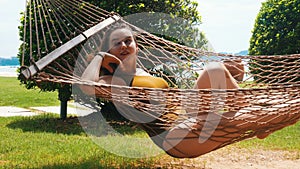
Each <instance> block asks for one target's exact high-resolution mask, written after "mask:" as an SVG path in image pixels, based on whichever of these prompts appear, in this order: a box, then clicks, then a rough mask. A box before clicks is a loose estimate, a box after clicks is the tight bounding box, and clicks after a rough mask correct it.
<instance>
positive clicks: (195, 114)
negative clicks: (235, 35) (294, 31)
mask: <svg viewBox="0 0 300 169" xmlns="http://www.w3.org/2000/svg"><path fill="white" fill-rule="evenodd" d="M24 17H25V19H24V32H23V33H24V37H23V44H22V46H23V53H22V55H23V59H22V60H23V61H22V63H21V64H22V71H21V72H20V76H21V77H23V78H24V79H30V80H32V81H34V82H36V83H37V84H38V85H43V84H45V83H50V84H53V85H56V84H72V86H73V88H72V92H73V98H74V99H75V101H77V102H80V103H82V104H83V105H87V106H88V105H95V107H96V106H98V105H99V103H98V102H97V99H95V98H93V97H91V96H87V95H86V94H83V93H82V91H81V90H80V88H79V86H82V85H88V86H92V87H94V88H95V94H96V95H95V97H96V98H102V99H105V100H108V101H111V102H113V103H114V104H115V106H116V107H119V110H121V111H120V113H121V114H122V115H123V116H124V117H125V118H127V119H129V120H130V121H132V122H135V123H137V124H138V125H139V126H140V127H141V128H142V129H144V130H145V131H146V132H147V133H148V135H149V136H150V137H151V139H152V140H153V142H154V143H155V144H156V145H158V146H159V147H160V148H162V149H163V150H164V151H166V152H167V153H168V154H170V155H172V156H175V157H197V156H199V155H201V154H203V153H208V152H210V151H212V150H216V149H218V148H221V147H224V146H226V145H229V144H232V143H234V142H237V141H241V140H244V139H246V138H251V137H254V136H258V137H263V136H264V135H267V134H269V133H272V132H273V131H277V130H279V129H281V128H283V127H286V126H288V125H292V124H295V123H296V122H298V121H299V119H300V54H288V55H269V56H237V55H228V54H221V53H214V52H208V51H204V50H201V49H195V48H191V47H187V46H185V45H180V44H177V43H174V42H170V41H168V40H166V39H163V38H160V37H158V36H155V35H153V34H151V33H149V32H147V31H145V30H142V29H140V28H139V27H137V26H135V25H132V24H130V23H128V22H126V21H125V20H124V19H123V18H122V17H120V16H119V15H118V14H116V13H111V12H107V11H105V10H103V9H101V8H99V7H96V6H94V5H92V4H89V3H87V2H84V1H82V0H30V1H28V3H27V9H26V12H25V13H24ZM162 19H164V18H162ZM120 23H122V24H126V25H128V26H129V27H131V28H132V30H133V31H134V32H136V34H137V43H138V46H139V53H138V59H137V67H138V68H141V69H143V70H145V71H146V72H148V73H149V74H151V75H153V76H157V77H162V78H163V79H164V80H166V81H167V83H168V84H169V86H170V88H168V89H157V88H147V87H130V86H118V85H107V84H101V83H97V82H91V81H83V80H81V78H80V77H81V75H82V73H83V72H84V70H85V69H86V67H87V65H88V64H89V62H90V60H91V56H94V55H95V53H98V52H99V51H100V49H99V46H101V44H102V43H103V39H104V37H105V35H106V34H105V32H106V31H107V30H109V29H110V27H111V26H113V25H115V24H120ZM25 56H29V57H25ZM25 58H27V59H25ZM214 62H215V63H223V64H224V65H225V66H226V67H227V68H228V70H229V72H230V73H231V75H232V76H233V77H234V78H235V79H236V81H237V82H238V83H239V85H240V86H241V88H238V89H222V90H221V89H192V88H193V86H194V83H195V81H196V79H197V77H198V75H199V73H200V72H202V71H203V70H204V69H205V68H206V66H207V65H208V64H209V63H214ZM87 128H90V129H91V130H96V129H94V128H93V126H88V127H87ZM199 140H200V142H201V141H203V144H200V142H199ZM212 142H214V143H218V144H217V146H215V147H210V149H209V150H208V151H207V152H205V151H204V152H203V151H200V149H201V150H203V149H205V147H206V146H207V145H209V143H212ZM186 145H190V147H189V146H186ZM183 147H185V148H183ZM196 148H199V152H201V153H198V154H197V153H190V152H189V151H191V150H190V149H196ZM196 150H197V149H196Z"/></svg>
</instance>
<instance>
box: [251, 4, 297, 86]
mask: <svg viewBox="0 0 300 169" xmlns="http://www.w3.org/2000/svg"><path fill="white" fill-rule="evenodd" d="M299 21H300V0H267V1H266V2H264V3H262V7H261V9H260V12H259V13H258V15H257V18H256V21H255V25H254V29H253V31H252V32H253V34H252V37H251V39H250V48H249V54H250V55H285V54H297V53H300V22H299ZM296 60H297V58H296V59H295V58H293V59H292V58H291V59H276V62H275V60H270V59H260V60H259V61H258V60H256V61H254V60H253V62H252V64H250V71H251V73H252V74H254V80H255V81H256V82H264V83H274V82H275V83H286V82H288V81H299V80H300V79H299V78H296V79H295V78H294V75H290V77H288V75H289V74H287V73H285V76H282V71H284V70H282V69H281V68H279V67H278V66H282V63H281V62H284V63H286V64H289V65H291V64H292V63H294V62H295V61H296ZM257 68H259V69H257ZM275 77H276V78H275ZM277 77H280V78H277Z"/></svg>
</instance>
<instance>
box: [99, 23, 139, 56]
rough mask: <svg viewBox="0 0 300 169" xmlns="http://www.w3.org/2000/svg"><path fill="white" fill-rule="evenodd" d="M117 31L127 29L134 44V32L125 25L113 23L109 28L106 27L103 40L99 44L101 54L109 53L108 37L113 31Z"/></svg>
mask: <svg viewBox="0 0 300 169" xmlns="http://www.w3.org/2000/svg"><path fill="white" fill-rule="evenodd" d="M118 29H128V30H130V31H131V33H132V35H133V38H134V40H135V42H136V36H135V32H134V31H133V30H132V29H131V28H130V27H129V26H128V25H127V24H125V23H115V24H113V25H111V26H110V27H108V28H107V29H106V31H105V33H104V38H103V40H102V43H101V47H100V49H101V51H102V52H109V50H110V47H109V38H110V35H111V34H112V32H113V31H115V30H118Z"/></svg>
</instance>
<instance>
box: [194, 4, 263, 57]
mask: <svg viewBox="0 0 300 169" xmlns="http://www.w3.org/2000/svg"><path fill="white" fill-rule="evenodd" d="M264 1H265V0H197V2H198V4H199V5H198V10H199V12H200V14H201V16H202V22H203V23H202V24H201V25H200V29H201V30H203V31H204V32H205V34H206V37H207V39H208V40H209V42H210V44H211V45H212V47H213V49H214V50H215V52H229V53H237V52H240V51H242V50H247V49H248V48H249V41H250V38H251V36H252V33H251V31H252V29H253V27H254V23H255V19H256V16H257V14H258V12H259V10H260V8H261V3H262V2H264Z"/></svg>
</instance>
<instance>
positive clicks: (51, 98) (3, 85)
mask: <svg viewBox="0 0 300 169" xmlns="http://www.w3.org/2000/svg"><path fill="white" fill-rule="evenodd" d="M0 89H1V90H0V106H17V107H23V108H28V107H36V106H56V105H60V102H59V100H58V92H57V91H55V92H42V91H41V90H40V89H38V88H37V89H30V90H28V89H26V88H25V86H24V85H21V84H20V82H19V81H18V80H17V78H15V77H0Z"/></svg>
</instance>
